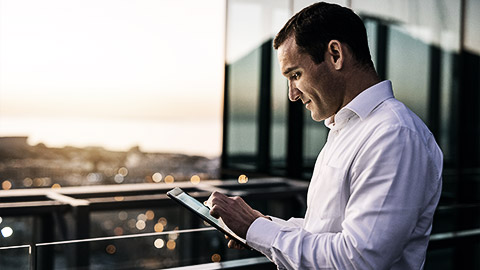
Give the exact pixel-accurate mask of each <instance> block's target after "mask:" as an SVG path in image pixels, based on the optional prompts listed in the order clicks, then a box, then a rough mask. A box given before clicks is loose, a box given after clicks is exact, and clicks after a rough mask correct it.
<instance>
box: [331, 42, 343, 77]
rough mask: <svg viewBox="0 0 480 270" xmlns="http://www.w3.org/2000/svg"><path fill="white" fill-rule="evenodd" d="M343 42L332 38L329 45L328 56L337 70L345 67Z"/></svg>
mask: <svg viewBox="0 0 480 270" xmlns="http://www.w3.org/2000/svg"><path fill="white" fill-rule="evenodd" d="M344 53H345V52H344V51H343V46H342V43H341V42H340V41H338V40H336V39H333V40H330V42H328V46H327V57H328V60H329V61H330V63H331V64H332V65H333V67H334V68H335V70H340V69H342V67H343V60H344V59H345V55H344Z"/></svg>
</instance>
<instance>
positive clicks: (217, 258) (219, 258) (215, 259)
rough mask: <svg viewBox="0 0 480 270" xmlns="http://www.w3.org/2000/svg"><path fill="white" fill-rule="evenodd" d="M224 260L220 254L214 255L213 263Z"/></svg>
mask: <svg viewBox="0 0 480 270" xmlns="http://www.w3.org/2000/svg"><path fill="white" fill-rule="evenodd" d="M221 259H222V257H221V256H220V254H217V253H215V254H213V255H212V262H220V260H221Z"/></svg>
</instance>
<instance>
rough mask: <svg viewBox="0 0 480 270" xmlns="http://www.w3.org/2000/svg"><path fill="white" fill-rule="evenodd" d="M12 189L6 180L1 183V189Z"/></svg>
mask: <svg viewBox="0 0 480 270" xmlns="http://www.w3.org/2000/svg"><path fill="white" fill-rule="evenodd" d="M11 188H12V183H11V182H10V181H8V180H5V181H3V182H2V189H4V190H9V189H11Z"/></svg>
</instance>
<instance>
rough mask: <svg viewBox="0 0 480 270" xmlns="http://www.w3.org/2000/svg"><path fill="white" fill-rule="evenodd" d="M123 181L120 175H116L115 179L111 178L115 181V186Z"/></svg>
mask: <svg viewBox="0 0 480 270" xmlns="http://www.w3.org/2000/svg"><path fill="white" fill-rule="evenodd" d="M124 180H125V178H124V177H123V175H121V174H119V173H118V174H116V175H115V177H113V181H115V183H117V184H121V183H123V181H124Z"/></svg>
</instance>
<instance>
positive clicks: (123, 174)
mask: <svg viewBox="0 0 480 270" xmlns="http://www.w3.org/2000/svg"><path fill="white" fill-rule="evenodd" d="M118 174H120V175H121V176H123V177H125V176H127V174H128V169H127V168H125V167H121V168H120V169H118Z"/></svg>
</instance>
